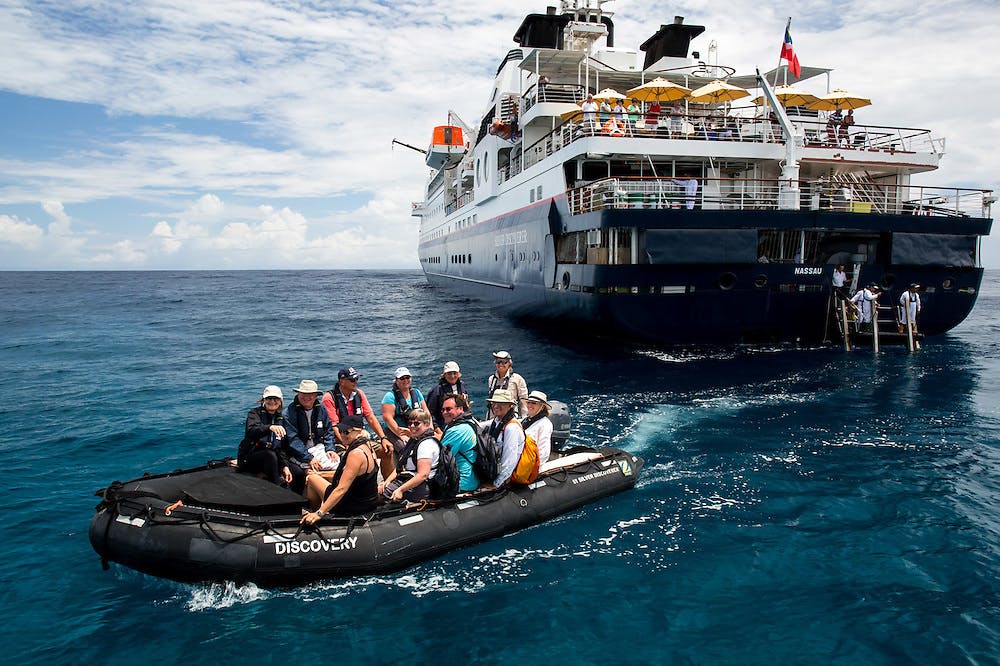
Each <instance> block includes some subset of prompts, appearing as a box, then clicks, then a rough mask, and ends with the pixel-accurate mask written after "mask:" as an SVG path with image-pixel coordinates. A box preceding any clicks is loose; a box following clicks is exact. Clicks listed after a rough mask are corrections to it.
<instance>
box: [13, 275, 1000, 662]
mask: <svg viewBox="0 0 1000 666" xmlns="http://www.w3.org/2000/svg"><path fill="white" fill-rule="evenodd" d="M0 297H2V300H0V322H2V328H0V331H2V332H0V366H2V368H3V377H4V386H5V388H7V389H9V390H10V391H11V393H10V394H8V397H7V399H6V400H4V401H3V403H2V407H0V426H2V427H0V433H2V434H0V469H3V470H4V471H5V472H6V473H7V477H6V478H7V482H6V484H5V485H6V491H5V492H4V494H3V500H2V507H3V516H4V520H3V521H2V523H0V530H2V540H3V544H4V549H3V557H2V558H0V583H2V587H0V590H2V592H0V612H2V614H3V618H4V620H3V622H0V644H2V645H3V646H4V648H5V650H4V661H6V662H7V663H19V664H31V663H58V664H63V663H109V662H123V661H127V660H131V659H144V660H147V661H149V660H152V661H154V662H156V663H174V662H182V661H183V662H184V663H187V664H202V663H205V664H209V663H216V662H220V661H222V662H232V661H237V660H239V661H240V662H242V663H246V664H256V663H265V664H266V663H279V662H280V663H317V662H320V661H329V660H330V659H335V660H336V661H338V662H342V663H366V662H370V661H372V660H379V661H380V662H384V661H386V660H391V661H399V660H403V659H406V660H407V661H413V660H414V659H416V660H424V659H427V658H430V657H435V658H436V659H437V660H444V661H445V662H447V663H463V662H472V663H484V664H496V663H501V662H507V663H510V662H512V661H513V662H520V663H540V662H546V661H551V660H553V659H571V660H572V661H573V662H574V663H581V664H598V663H600V664H613V663H643V662H646V663H675V664H712V663H741V664H765V663H766V664H775V663H789V664H799V663H830V664H901V663H920V664H991V663H994V664H995V663H998V662H1000V657H998V655H1000V607H998V604H1000V595H998V592H1000V583H998V580H1000V577H998V574H1000V517H998V513H997V501H998V498H1000V407H998V405H1000V274H998V273H996V272H990V273H988V274H987V278H986V280H985V282H984V285H983V290H982V294H981V296H980V299H979V303H978V305H977V306H976V309H975V310H974V312H973V314H972V315H971V317H970V318H969V319H968V320H967V321H966V322H965V323H964V324H963V325H962V326H961V327H959V328H958V329H956V330H955V331H953V332H951V333H950V334H948V335H946V336H941V337H937V338H932V339H930V340H928V341H927V343H926V345H925V347H924V348H923V349H922V350H920V351H919V352H918V353H916V354H908V353H906V352H905V351H904V350H901V349H893V348H890V349H887V350H884V351H883V352H882V353H881V354H880V355H878V356H875V355H873V354H872V353H871V352H870V351H864V350H856V351H854V352H851V353H844V352H843V351H840V350H838V349H834V348H820V349H796V348H787V347H785V348H737V349H726V350H709V351H686V352H681V351H663V350H657V349H653V348H646V347H642V346H634V345H628V344H624V343H620V342H617V341H614V340H600V341H594V340H576V339H571V332H570V331H566V332H564V334H562V335H560V334H558V333H552V332H540V331H537V330H534V329H529V328H526V327H525V326H524V325H523V324H520V323H515V322H510V321H508V320H506V319H503V318H499V317H497V316H495V314H494V313H493V312H491V311H490V310H489V309H488V308H486V307H484V306H482V305H481V304H479V303H477V302H472V301H468V300H464V299H461V298H456V297H453V296H449V295H448V294H446V293H444V292H442V291H440V290H436V289H433V288H430V287H428V286H427V285H426V284H425V283H424V281H423V279H422V276H421V275H420V273H419V272H412V271H391V272H376V271H365V272H350V271H331V272H176V273H172V272H154V273H127V272H121V273H118V272H116V273H0ZM928 305H929V306H930V305H931V304H930V303H929V304H928ZM500 348H504V349H508V350H509V351H511V353H512V354H513V355H514V358H515V368H516V369H517V370H518V371H519V372H520V373H522V374H523V375H524V376H525V377H526V378H527V380H528V383H529V385H530V386H531V387H532V388H539V389H542V390H544V391H546V392H547V393H548V394H549V395H550V396H553V397H556V398H558V399H561V400H564V401H566V402H568V403H569V404H570V405H571V410H572V414H573V420H574V434H575V438H576V439H578V440H581V441H585V442H593V443H600V444H612V445H614V446H618V447H621V448H624V449H627V450H629V451H632V452H634V453H636V454H638V455H640V456H642V457H644V458H645V459H646V467H645V470H644V474H643V476H642V478H641V479H640V482H639V484H638V486H637V487H636V488H635V489H634V490H633V491H631V492H627V493H624V494H620V495H617V496H614V497H611V498H608V499H605V500H603V501H600V502H597V503H595V504H592V505H589V506H587V507H584V508H582V509H580V510H577V511H575V512H573V513H570V514H567V515H565V516H562V517H560V518H558V519H556V520H554V521H552V522H550V523H547V524H544V525H540V526H536V527H534V528H531V529H527V530H524V531H521V532H518V533H516V534H512V535H509V536H507V537H504V538H501V539H496V540H493V541H489V542H486V543H483V544H479V545H477V546H474V547H470V548H466V549H463V550H460V551H456V552H453V553H450V554H448V555H445V556H443V557H440V558H438V559H435V560H432V561H430V562H427V563H424V564H422V565H419V566H416V567H413V568H411V569H409V570H406V571H403V572H401V573H398V574H393V575H386V576H376V577H371V578H364V579H357V580H351V581H330V582H324V583H317V584H313V585H309V586H306V587H301V588H296V589H284V590H263V589H258V588H256V587H253V586H247V587H235V586H232V585H181V584H177V583H173V582H169V581H163V580H158V579H155V578H151V577H147V576H144V575H140V574H137V573H134V572H131V571H129V570H127V569H124V568H122V567H118V566H114V565H113V566H112V569H111V570H110V571H108V572H104V571H102V570H101V567H100V563H99V560H98V557H97V556H96V555H95V554H94V552H93V551H92V549H91V547H90V544H89V542H88V539H87V527H88V523H89V521H90V518H91V516H92V514H93V509H94V506H95V504H96V502H97V499H96V498H95V497H94V496H93V491H94V490H96V489H97V488H99V487H103V486H105V485H107V484H108V483H110V482H111V481H112V480H114V479H122V480H124V479H127V478H133V477H135V476H138V475H139V474H141V473H142V472H144V471H147V470H148V471H166V470H170V469H175V468H180V467H189V466H194V465H198V464H202V463H204V462H205V461H206V460H208V459H212V458H218V457H221V456H224V455H231V454H233V453H234V452H235V449H236V444H237V442H238V441H239V439H240V437H241V433H242V423H243V418H244V416H245V413H246V410H247V409H248V408H249V407H250V406H252V404H253V401H254V400H255V398H256V397H257V396H258V395H259V393H260V390H261V388H262V387H263V386H264V385H265V384H270V383H276V384H279V385H281V386H282V387H285V388H286V389H290V387H292V386H294V385H296V384H297V383H298V381H299V380H300V379H303V378H312V379H316V380H317V381H319V382H320V384H321V385H323V386H329V385H330V384H331V383H332V381H333V379H334V377H335V373H336V370H337V368H339V367H340V366H342V365H346V364H351V365H354V366H355V367H357V368H358V369H359V370H360V371H361V372H362V373H363V374H364V376H363V378H362V382H361V386H362V388H364V389H365V390H366V391H367V393H368V395H369V396H370V397H371V398H373V399H376V398H379V397H380V396H381V395H382V393H383V392H384V391H385V390H386V389H387V388H388V386H389V384H390V382H391V372H392V369H393V368H394V367H396V366H397V365H403V364H405V365H407V366H408V367H409V368H410V370H411V371H412V372H413V374H414V377H415V380H416V382H415V383H416V385H417V386H418V387H420V388H423V389H429V388H430V387H431V386H432V385H433V382H434V381H435V379H436V377H437V374H438V373H439V371H440V368H441V366H442V365H443V363H444V362H445V361H446V360H450V359H455V360H457V361H458V362H459V363H460V364H461V366H462V369H463V374H464V377H465V378H466V380H469V381H471V384H472V385H473V386H474V387H477V389H478V390H477V391H476V392H474V394H473V397H474V398H475V399H476V400H477V406H478V407H482V406H483V398H484V395H483V394H484V392H485V391H484V390H483V389H484V388H485V378H486V376H487V374H488V373H489V372H491V371H492V366H491V358H490V352H491V351H493V350H495V349H500Z"/></svg>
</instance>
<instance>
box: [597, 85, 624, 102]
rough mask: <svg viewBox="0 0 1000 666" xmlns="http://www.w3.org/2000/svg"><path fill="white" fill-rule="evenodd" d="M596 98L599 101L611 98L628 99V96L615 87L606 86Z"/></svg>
mask: <svg viewBox="0 0 1000 666" xmlns="http://www.w3.org/2000/svg"><path fill="white" fill-rule="evenodd" d="M594 99H596V100H597V101H601V100H605V99H606V100H608V101H609V102H610V101H611V100H616V99H627V97H625V95H623V94H621V93H620V92H618V91H617V90H615V89H614V88H605V89H604V90H602V91H601V92H599V93H597V94H596V95H594Z"/></svg>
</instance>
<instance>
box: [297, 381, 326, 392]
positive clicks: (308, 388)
mask: <svg viewBox="0 0 1000 666" xmlns="http://www.w3.org/2000/svg"><path fill="white" fill-rule="evenodd" d="M292 390H293V391H295V392H296V393H322V391H320V390H319V385H318V384H317V383H316V382H314V381H313V380H311V379H303V380H302V381H301V382H299V385H298V386H296V387H295V388H293V389H292Z"/></svg>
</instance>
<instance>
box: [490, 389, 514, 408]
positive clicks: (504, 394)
mask: <svg viewBox="0 0 1000 666" xmlns="http://www.w3.org/2000/svg"><path fill="white" fill-rule="evenodd" d="M486 402H495V403H497V404H500V403H503V404H507V405H513V404H515V403H514V398H513V397H512V396H511V394H510V391H508V390H507V389H497V390H496V391H494V392H493V395H491V396H490V397H488V398H486Z"/></svg>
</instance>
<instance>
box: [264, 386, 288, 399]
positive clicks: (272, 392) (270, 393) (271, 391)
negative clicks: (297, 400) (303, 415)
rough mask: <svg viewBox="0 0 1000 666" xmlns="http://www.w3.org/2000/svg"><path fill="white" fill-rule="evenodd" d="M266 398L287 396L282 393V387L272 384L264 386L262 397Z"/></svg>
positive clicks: (283, 397)
mask: <svg viewBox="0 0 1000 666" xmlns="http://www.w3.org/2000/svg"><path fill="white" fill-rule="evenodd" d="M264 398H280V399H282V400H284V399H285V396H283V395H281V389H280V388H278V387H277V386H274V385H273V384H272V385H271V386H265V387H264V393H263V394H261V396H260V399H261V400H263V399H264Z"/></svg>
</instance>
